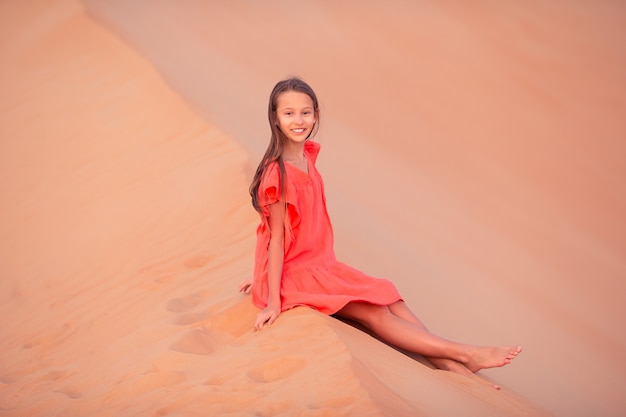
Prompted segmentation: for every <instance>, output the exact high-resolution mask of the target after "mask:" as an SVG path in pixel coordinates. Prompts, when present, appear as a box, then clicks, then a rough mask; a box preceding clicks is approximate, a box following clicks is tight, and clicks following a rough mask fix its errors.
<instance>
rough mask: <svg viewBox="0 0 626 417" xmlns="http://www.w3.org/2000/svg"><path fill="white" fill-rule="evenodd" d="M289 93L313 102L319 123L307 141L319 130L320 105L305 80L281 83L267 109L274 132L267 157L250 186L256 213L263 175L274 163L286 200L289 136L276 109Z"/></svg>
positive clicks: (292, 79)
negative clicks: (284, 158)
mask: <svg viewBox="0 0 626 417" xmlns="http://www.w3.org/2000/svg"><path fill="white" fill-rule="evenodd" d="M287 91H297V92H299V93H304V94H306V95H308V96H309V97H310V98H311V100H312V101H313V111H314V113H315V116H316V120H317V122H316V123H315V126H313V129H312V130H311V133H309V136H307V139H309V138H311V137H313V136H315V133H317V130H318V129H319V104H318V102H317V96H316V95H315V92H314V91H313V89H312V88H311V87H310V86H309V85H308V84H307V83H306V82H304V81H303V80H301V79H300V78H297V77H292V78H288V79H286V80H282V81H279V82H278V83H277V84H276V85H275V86H274V89H273V90H272V93H271V94H270V100H269V105H268V107H267V118H268V120H269V123H270V129H271V130H272V136H271V137H270V143H269V145H268V147H267V150H266V151H265V155H264V156H263V159H261V163H260V164H259V166H258V168H257V169H256V172H255V174H254V178H253V179H252V183H251V184H250V196H251V197H252V206H253V207H254V209H255V210H256V211H258V212H259V213H261V202H260V201H259V195H258V194H259V186H260V185H261V181H262V180H263V175H264V174H265V171H266V169H267V167H268V166H269V165H270V164H271V163H272V162H274V161H276V162H277V163H278V169H279V184H280V190H281V191H280V195H281V200H283V201H284V198H285V186H284V185H285V184H286V181H285V179H286V177H287V174H286V172H285V163H284V161H283V148H284V146H285V144H286V143H287V141H288V140H289V139H288V138H287V136H285V134H284V133H283V132H282V131H281V130H280V128H279V127H278V117H277V116H276V108H277V105H278V97H280V95H281V94H282V93H284V92H287Z"/></svg>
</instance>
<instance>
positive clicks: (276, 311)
mask: <svg viewBox="0 0 626 417" xmlns="http://www.w3.org/2000/svg"><path fill="white" fill-rule="evenodd" d="M278 316H280V307H277V306H272V305H268V306H267V307H265V309H264V310H263V311H261V312H259V314H257V316H256V322H255V323H254V328H255V329H256V330H261V329H262V328H263V327H264V326H265V325H268V326H271V325H272V323H274V321H275V320H276V319H277V318H278Z"/></svg>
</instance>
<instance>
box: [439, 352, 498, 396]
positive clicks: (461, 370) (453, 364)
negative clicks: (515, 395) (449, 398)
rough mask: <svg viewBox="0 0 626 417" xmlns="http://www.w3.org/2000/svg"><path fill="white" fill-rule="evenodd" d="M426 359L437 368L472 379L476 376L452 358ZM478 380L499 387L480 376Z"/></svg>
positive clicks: (494, 387)
mask: <svg viewBox="0 0 626 417" xmlns="http://www.w3.org/2000/svg"><path fill="white" fill-rule="evenodd" d="M428 360H429V361H430V362H431V363H432V364H433V365H435V366H436V367H437V368H438V369H441V370H442V371H450V372H454V373H455V374H459V375H463V376H466V377H468V378H472V379H474V378H477V376H476V375H475V374H474V372H472V371H470V370H469V369H468V368H467V366H465V365H463V364H462V363H461V362H457V361H455V360H452V359H444V358H428ZM479 380H480V382H481V383H484V384H486V385H489V386H490V387H491V388H493V389H496V390H499V389H500V386H499V385H496V384H493V383H491V382H489V381H485V380H483V379H482V378H479Z"/></svg>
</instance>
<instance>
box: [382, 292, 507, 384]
mask: <svg viewBox="0 0 626 417" xmlns="http://www.w3.org/2000/svg"><path fill="white" fill-rule="evenodd" d="M389 310H390V311H391V313H392V314H393V315H395V316H397V317H400V318H401V319H402V320H405V321H408V322H409V323H412V324H414V325H415V326H417V327H419V328H421V329H424V330H426V331H428V329H427V328H426V326H425V325H424V323H422V321H421V320H420V319H419V318H418V317H417V316H416V315H415V314H414V313H413V312H412V311H411V309H409V307H408V306H407V305H406V304H405V303H404V301H398V302H396V303H393V304H391V305H389ZM425 358H426V359H427V360H428V362H430V363H432V364H433V365H434V366H435V367H436V368H437V369H441V370H444V371H450V372H454V373H457V374H461V375H464V376H467V377H470V378H474V377H476V375H474V372H472V371H470V370H469V369H467V366H465V365H464V364H462V363H461V362H457V361H455V360H453V359H448V358H435V357H432V356H425ZM481 382H482V383H485V384H487V385H489V386H491V387H492V388H494V389H497V390H499V389H500V388H501V387H500V386H499V385H497V384H493V383H491V382H487V381H483V380H482V379H481Z"/></svg>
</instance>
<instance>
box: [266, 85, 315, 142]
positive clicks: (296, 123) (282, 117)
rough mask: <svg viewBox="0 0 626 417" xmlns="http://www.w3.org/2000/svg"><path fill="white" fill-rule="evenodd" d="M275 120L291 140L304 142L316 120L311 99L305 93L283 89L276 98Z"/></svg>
mask: <svg viewBox="0 0 626 417" xmlns="http://www.w3.org/2000/svg"><path fill="white" fill-rule="evenodd" d="M276 121H277V123H278V127H279V128H280V130H281V132H283V134H284V135H285V136H286V137H287V138H288V139H289V140H290V141H291V142H296V143H301V142H304V141H305V140H306V139H307V138H308V137H309V135H310V134H311V131H312V130H313V127H314V126H315V122H316V121H317V115H316V113H315V110H314V105H313V100H312V99H311V97H309V96H308V95H307V94H305V93H301V92H298V91H285V92H284V93H282V94H281V95H280V96H279V97H278V100H277V106H276Z"/></svg>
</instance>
